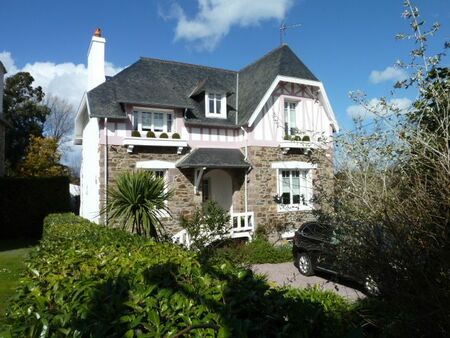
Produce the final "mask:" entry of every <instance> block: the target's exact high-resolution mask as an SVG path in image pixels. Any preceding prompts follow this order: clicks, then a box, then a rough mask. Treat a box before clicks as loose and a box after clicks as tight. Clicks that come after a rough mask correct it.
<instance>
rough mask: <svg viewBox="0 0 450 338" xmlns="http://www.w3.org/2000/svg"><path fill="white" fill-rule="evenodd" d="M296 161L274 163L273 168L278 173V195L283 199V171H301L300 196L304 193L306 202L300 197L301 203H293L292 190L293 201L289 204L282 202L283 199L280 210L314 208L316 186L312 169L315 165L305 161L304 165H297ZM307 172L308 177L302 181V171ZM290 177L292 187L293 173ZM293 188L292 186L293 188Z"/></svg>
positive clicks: (306, 209) (279, 205)
mask: <svg viewBox="0 0 450 338" xmlns="http://www.w3.org/2000/svg"><path fill="white" fill-rule="evenodd" d="M295 163H297V162H293V163H289V162H279V163H273V164H272V168H275V169H276V175H277V195H278V197H279V198H280V199H281V198H282V195H283V177H282V172H283V171H289V172H292V171H299V173H300V175H299V176H300V196H301V195H304V199H305V203H304V204H303V203H302V199H301V197H300V203H295V204H294V203H292V202H293V197H292V196H293V195H292V192H291V198H290V199H291V203H289V204H282V203H281V201H282V200H281V201H280V203H278V212H289V211H309V210H312V209H313V203H312V201H311V200H312V198H313V195H314V188H313V184H312V169H313V168H315V167H316V166H315V165H311V164H308V163H304V165H300V166H295ZM305 172H306V178H305V181H303V182H302V173H305ZM289 177H290V187H292V174H291V175H290V176H289ZM291 189H292V188H291Z"/></svg>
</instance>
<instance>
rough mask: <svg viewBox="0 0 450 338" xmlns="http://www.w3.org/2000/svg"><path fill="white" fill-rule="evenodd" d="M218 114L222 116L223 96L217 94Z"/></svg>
mask: <svg viewBox="0 0 450 338" xmlns="http://www.w3.org/2000/svg"><path fill="white" fill-rule="evenodd" d="M216 105H217V110H216V113H217V114H222V96H221V95H217V94H216Z"/></svg>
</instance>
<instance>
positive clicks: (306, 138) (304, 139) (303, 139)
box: [302, 135, 311, 142]
mask: <svg viewBox="0 0 450 338" xmlns="http://www.w3.org/2000/svg"><path fill="white" fill-rule="evenodd" d="M302 141H303V142H309V141H311V138H310V137H309V136H308V135H305V136H303V138H302Z"/></svg>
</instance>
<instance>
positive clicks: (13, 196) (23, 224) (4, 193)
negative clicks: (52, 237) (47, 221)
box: [0, 177, 70, 239]
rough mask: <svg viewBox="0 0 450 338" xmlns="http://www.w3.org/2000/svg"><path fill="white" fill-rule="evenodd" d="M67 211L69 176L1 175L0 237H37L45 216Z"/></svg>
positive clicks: (40, 232) (40, 231) (68, 203)
mask: <svg viewBox="0 0 450 338" xmlns="http://www.w3.org/2000/svg"><path fill="white" fill-rule="evenodd" d="M67 211H70V194H69V179H68V178H67V177H48V178H34V177H33V178H1V179H0V238H2V239H14V238H38V239H39V238H40V237H41V235H42V224H43V221H44V218H45V216H47V215H48V214H50V213H55V212H67Z"/></svg>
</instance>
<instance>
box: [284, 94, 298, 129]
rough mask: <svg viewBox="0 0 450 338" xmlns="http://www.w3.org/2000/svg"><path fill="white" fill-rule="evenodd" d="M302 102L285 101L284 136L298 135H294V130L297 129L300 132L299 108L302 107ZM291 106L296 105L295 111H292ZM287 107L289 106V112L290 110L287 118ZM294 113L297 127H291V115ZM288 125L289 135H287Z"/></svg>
mask: <svg viewBox="0 0 450 338" xmlns="http://www.w3.org/2000/svg"><path fill="white" fill-rule="evenodd" d="M299 103H300V100H290V99H287V100H286V99H285V100H284V103H283V120H284V128H283V129H284V135H297V134H296V133H292V129H293V128H295V129H297V130H299V128H298V125H299V121H298V119H299V117H300V114H299V113H298V110H299V106H300V104H299ZM291 104H295V109H294V110H291V108H290V105H291ZM286 105H288V107H289V110H288V115H287V118H286ZM292 113H294V114H295V124H296V125H295V126H292V125H291V114H292ZM286 124H287V133H286Z"/></svg>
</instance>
